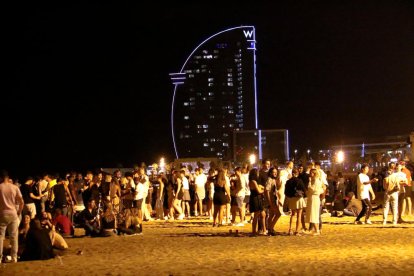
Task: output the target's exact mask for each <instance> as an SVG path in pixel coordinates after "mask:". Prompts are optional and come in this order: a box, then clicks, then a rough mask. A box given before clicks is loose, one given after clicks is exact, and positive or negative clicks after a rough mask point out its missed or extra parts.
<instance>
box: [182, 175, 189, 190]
mask: <svg viewBox="0 0 414 276" xmlns="http://www.w3.org/2000/svg"><path fill="white" fill-rule="evenodd" d="M181 181H182V182H181V183H182V185H183V189H184V190H189V189H190V184H189V183H188V179H187V177H185V176H183V178H182V179H181Z"/></svg>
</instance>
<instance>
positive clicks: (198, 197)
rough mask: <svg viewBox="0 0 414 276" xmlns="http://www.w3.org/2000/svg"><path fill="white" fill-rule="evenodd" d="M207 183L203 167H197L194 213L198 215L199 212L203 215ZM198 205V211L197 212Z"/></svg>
mask: <svg viewBox="0 0 414 276" xmlns="http://www.w3.org/2000/svg"><path fill="white" fill-rule="evenodd" d="M206 183H207V176H206V175H205V174H204V173H203V168H196V169H195V178H194V185H195V200H194V215H195V216H196V217H198V214H200V216H201V215H203V200H204V198H205V197H206V188H205V186H206ZM197 205H198V211H199V212H197Z"/></svg>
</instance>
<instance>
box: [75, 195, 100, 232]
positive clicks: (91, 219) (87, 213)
mask: <svg viewBox="0 0 414 276" xmlns="http://www.w3.org/2000/svg"><path fill="white" fill-rule="evenodd" d="M79 216H80V222H81V226H82V227H83V228H84V229H85V235H87V236H98V235H99V232H100V230H99V227H100V226H99V221H100V220H99V215H98V210H97V208H96V203H95V200H94V199H92V198H91V199H89V201H88V203H87V207H86V208H85V209H84V210H83V211H82V212H81V213H80V215H79Z"/></svg>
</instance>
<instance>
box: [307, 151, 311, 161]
mask: <svg viewBox="0 0 414 276" xmlns="http://www.w3.org/2000/svg"><path fill="white" fill-rule="evenodd" d="M306 152H307V153H308V160H311V157H310V149H308V150H307V151H306Z"/></svg>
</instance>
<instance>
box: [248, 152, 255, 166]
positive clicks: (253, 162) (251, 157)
mask: <svg viewBox="0 0 414 276" xmlns="http://www.w3.org/2000/svg"><path fill="white" fill-rule="evenodd" d="M249 161H250V165H252V166H253V165H254V164H256V155H255V154H250V156H249Z"/></svg>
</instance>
